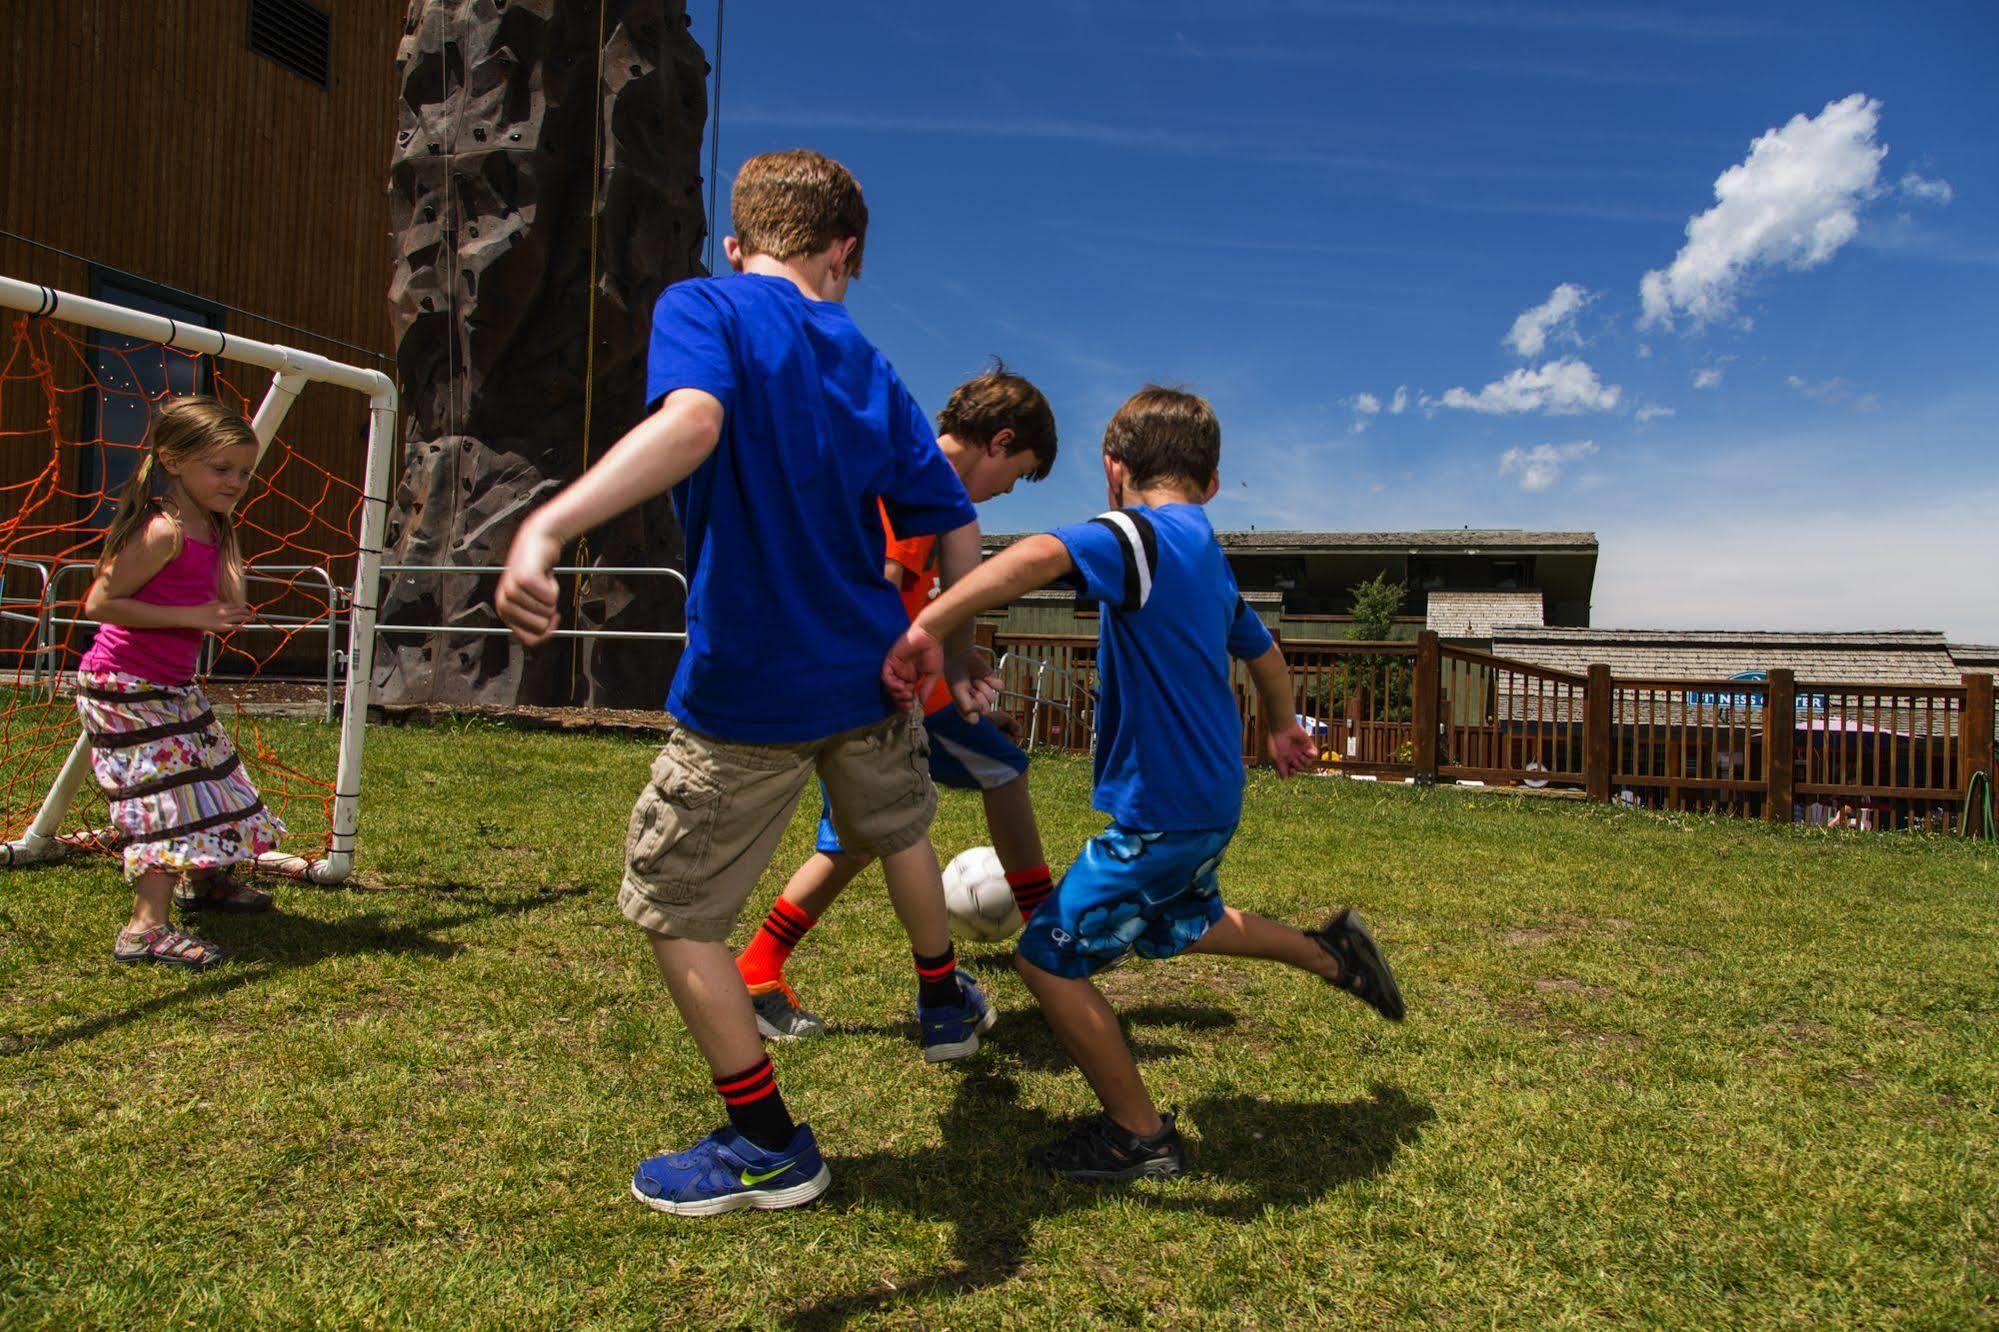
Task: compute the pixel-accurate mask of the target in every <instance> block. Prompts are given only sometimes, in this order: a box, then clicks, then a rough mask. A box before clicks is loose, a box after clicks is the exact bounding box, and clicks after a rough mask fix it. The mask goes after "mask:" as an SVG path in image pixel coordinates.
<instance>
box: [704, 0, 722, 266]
mask: <svg viewBox="0 0 1999 1332" xmlns="http://www.w3.org/2000/svg"><path fill="white" fill-rule="evenodd" d="M721 176H722V0H715V110H714V112H713V114H711V115H710V116H709V117H708V217H707V223H708V276H709V277H713V276H715V237H716V236H717V235H718V234H719V232H718V230H717V224H716V222H715V182H716V181H718V180H720V179H721Z"/></svg>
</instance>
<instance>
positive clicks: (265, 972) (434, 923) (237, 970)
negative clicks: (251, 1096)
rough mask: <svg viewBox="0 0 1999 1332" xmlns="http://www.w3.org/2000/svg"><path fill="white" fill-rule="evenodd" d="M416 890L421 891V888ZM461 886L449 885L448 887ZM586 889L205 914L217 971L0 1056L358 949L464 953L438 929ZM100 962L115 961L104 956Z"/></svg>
mask: <svg viewBox="0 0 1999 1332" xmlns="http://www.w3.org/2000/svg"><path fill="white" fill-rule="evenodd" d="M418 887H419V889H421V888H422V887H423V885H419V886H418ZM461 887H462V885H450V886H449V889H448V890H450V889H459V888H461ZM433 891H434V889H433ZM584 891H586V890H585V889H582V888H563V889H550V890H546V891H543V892H539V893H536V894H534V895H533V896H531V897H517V898H508V899H504V900H497V901H477V902H475V901H472V900H470V899H469V898H467V897H464V896H452V897H450V898H447V899H446V900H447V901H449V902H450V903H451V904H452V905H451V907H450V909H447V910H442V911H439V910H432V911H430V912H428V913H426V914H425V915H423V916H421V917H419V918H418V919H416V920H408V921H392V920H390V919H389V918H388V917H387V916H385V915H384V914H383V913H382V912H380V911H368V912H364V913H362V914H361V915H358V916H348V917H344V918H342V919H339V920H315V919H313V918H312V917H310V916H302V915H298V914H296V913H294V912H290V911H285V910H282V909H280V910H278V911H276V912H274V913H271V914H269V915H264V916H253V917H229V916H221V915H214V916H205V917H203V918H202V919H201V920H200V921H199V923H198V924H197V925H196V926H195V928H196V930H197V932H198V933H200V934H201V935H202V936H203V937H204V938H209V939H213V940H214V941H215V942H216V943H218V944H221V945H222V946H223V947H225V948H227V949H229V951H230V952H231V953H233V954H234V955H235V956H234V958H233V959H232V960H231V961H230V962H228V963H225V964H224V965H223V966H222V967H220V968H218V969H216V970H214V971H209V972H205V973H200V974H198V975H192V976H190V978H189V980H188V983H187V984H186V985H183V986H181V987H180V988H178V989H175V990H170V991H168V992H166V993H164V994H156V995H154V996H153V997H152V998H150V999H145V1000H142V1001H141V1002H139V1003H136V1004H132V1005H129V1006H128V1007H125V1008H122V1009H119V1010H117V1011H116V1012H111V1013H104V1014H100V1015H99V1016H97V1017H93V1018H87V1019H85V1020H83V1021H80V1022H74V1023H71V1024H69V1025H67V1026H61V1027H56V1028H54V1029H53V1030H50V1031H48V1032H34V1031H24V1032H19V1033H17V1034H15V1035H14V1036H13V1037H12V1038H11V1040H9V1041H8V1042H7V1044H5V1045H0V1056H6V1055H18V1054H26V1053H28V1052H30V1051H42V1050H57V1049H61V1048H62V1047H63V1046H65V1045H70V1044H72V1043H74V1042H76V1041H87V1040H91V1039H93V1038H95V1037H98V1036H102V1035H103V1034H104V1033H106V1032H108V1031H116V1030H117V1029H119V1028H120V1027H124V1026H128V1025H130V1024H131V1023H133V1022H138V1021H140V1020H142V1019H144V1018H148V1017H151V1016H153V1015H155V1014H157V1013H162V1012H165V1011H167V1010H169V1009H172V1008H177V1007H179V1006H180V1005H182V1004H188V1003H196V1002H199V1001H201V1000H203V999H210V998H214V997H217V996H220V995H225V994H229V993H231V992H232V991H235V990H239V989H241V988H243V987H244V986H246V985H254V984H256V983H257V982H259V981H262V980H267V979H269V978H270V977H271V976H273V975H276V974H277V973H279V972H281V971H289V970H293V969H296V968H302V967H310V966H312V965H314V964H315V963H318V962H323V961H325V960H327V959H328V958H336V957H356V956H360V955H363V954H389V955H404V956H412V957H429V958H447V957H452V956H454V955H456V954H457V953H459V952H462V951H463V950H464V947H465V945H463V944H461V943H458V942H456V941H455V940H451V939H440V938H438V937H436V936H437V933H438V932H439V931H441V930H447V929H453V928H456V927H457V926H460V925H466V924H471V923H473V922H476V921H484V920H494V919H499V918H502V917H506V916H517V915H520V914H521V913H523V912H527V911H534V910H537V909H539V908H541V907H544V906H547V905H549V904H550V903H552V902H556V901H559V900H560V899H562V898H564V897H573V896H575V895H577V894H579V893H582V892H584ZM461 904H462V905H461ZM107 953H108V950H107ZM104 965H105V966H107V967H109V966H113V965H116V964H114V963H113V962H112V961H111V960H110V958H109V956H108V955H107V956H106V957H105V958H104Z"/></svg>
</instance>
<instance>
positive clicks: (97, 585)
mask: <svg viewBox="0 0 1999 1332" xmlns="http://www.w3.org/2000/svg"><path fill="white" fill-rule="evenodd" d="M256 465H257V437H256V435H255V434H253V433H252V432H251V430H250V426H249V423H248V422H246V421H245V420H244V419H243V418H242V417H241V416H239V415H238V414H237V413H235V412H232V411H230V410H229V409H228V408H227V407H224V406H223V405H222V404H221V403H219V402H216V401H215V400H214V399H212V398H199V397H191V398H177V399H175V400H173V401H172V402H169V403H168V404H167V405H166V407H165V408H163V409H162V410H161V411H160V413H159V415H158V416H157V417H155V418H154V420H153V427H152V431H151V434H150V436H149V438H148V444H147V449H146V455H145V457H144V458H142V459H141V460H140V462H139V466H138V469H137V470H136V471H135V472H134V473H133V474H132V479H131V481H130V482H129V483H127V485H126V487H125V493H124V494H123V495H121V496H120V497H119V500H118V512H117V515H116V516H115V517H114V518H113V519H112V520H111V527H110V530H109V531H107V532H106V533H105V534H104V553H103V554H102V555H100V556H99V557H98V562H97V577H96V579H95V580H94V581H93V582H92V583H91V585H90V591H89V593H88V594H87V595H86V596H85V597H84V601H83V613H84V615H85V616H86V617H88V618H90V619H93V620H96V621H97V622H98V623H99V624H100V625H101V626H102V627H101V628H99V629H98V631H97V639H96V641H95V642H93V643H92V644H91V646H90V650H89V651H88V652H86V653H85V654H84V656H83V660H82V662H81V663H80V664H79V665H78V669H77V687H76V710H77V712H78V714H79V715H80V716H81V717H82V718H83V728H84V731H85V732H86V733H87V734H88V735H89V736H90V743H91V755H90V762H91V769H92V771H93V772H95V773H96V776H97V783H98V785H99V786H101V787H103V788H104V793H105V795H106V796H107V797H108V798H109V799H110V802H111V822H112V824H113V825H114V826H116V828H117V829H118V832H119V834H120V835H121V837H122V838H123V840H124V857H125V875H126V877H127V878H129V879H130V880H131V881H132V918H131V920H130V921H129V922H128V923H127V924H126V926H125V928H124V929H122V930H120V931H119V932H118V942H117V944H116V945H115V946H114V948H113V950H112V954H113V956H115V957H116V958H117V959H118V960H119V961H120V962H161V963H167V964H169V965H172V966H179V967H189V968H193V969H196V970H199V969H201V968H204V967H210V966H213V965H215V964H216V963H218V962H221V961H223V960H224V959H225V958H227V956H228V953H227V952H226V951H225V950H224V949H222V948H220V947H218V946H217V945H215V944H213V943H210V942H208V941H207V940H205V939H200V938H197V937H195V936H194V935H192V934H189V933H187V932H185V931H183V930H177V929H175V928H173V925H172V923H171V922H170V921H169V919H168V908H169V905H170V903H171V901H172V900H178V901H179V902H180V904H181V907H182V910H183V911H184V912H185V911H191V910H196V909H199V908H202V907H207V908H211V909H214V910H220V911H237V912H243V911H267V910H269V909H270V906H271V897H270V894H268V893H265V892H260V891H258V890H257V889H254V888H251V887H249V886H247V885H245V884H240V883H237V882H236V881H235V880H234V879H232V878H231V877H230V867H231V866H233V865H238V864H242V863H245V862H250V863H254V862H255V860H256V858H257V857H258V856H259V855H261V854H262V853H263V852H266V851H270V850H274V849H275V848H276V847H277V844H278V839H279V838H280V837H281V836H282V835H283V833H284V825H283V824H282V823H280V822H279V821H278V819H277V817H276V816H275V815H273V814H272V813H271V812H270V811H269V810H267V809H265V808H264V802H263V800H262V799H261V798H260V797H259V796H258V794H257V788H256V787H255V786H253V785H251V783H250V779H249V777H247V776H246V775H245V774H244V772H243V769H242V766H241V763H240V761H239V759H238V758H237V755H236V750H235V747H234V746H233V745H231V744H230V743H229V737H228V736H227V735H225V734H224V733H223V730H222V728H221V726H219V725H218V724H217V723H216V720H215V712H214V710H213V709H212V708H210V707H209V705H208V700H207V699H206V698H205V697H204V696H203V695H202V692H201V687H200V686H199V685H197V684H196V683H195V682H194V674H195V662H196V659H197V657H198V655H199V654H200V651H201V640H202V635H204V634H209V633H218V634H220V633H227V632H229V631H230V630H231V629H234V628H235V627H236V626H237V625H239V624H242V623H243V622H244V621H245V620H246V619H248V618H249V616H250V608H249V606H248V605H247V604H245V602H244V570H243V560H242V556H241V554H240V553H239V552H238V550H237V548H236V532H235V528H234V527H233V526H232V524H231V522H230V513H231V512H232V511H233V510H234V509H235V507H236V503H237V501H238V500H240V499H241V498H242V497H243V492H244V490H245V488H246V487H247V486H248V485H249V481H250V473H251V471H252V470H253V469H254V468H255V467H256ZM177 880H178V881H179V884H180V887H179V889H178V891H176V888H175V884H176V881H177Z"/></svg>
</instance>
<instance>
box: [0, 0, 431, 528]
mask: <svg viewBox="0 0 1999 1332" xmlns="http://www.w3.org/2000/svg"><path fill="white" fill-rule="evenodd" d="M6 8H7V11H8V18H7V20H6V22H5V23H4V24H0V53H4V60H5V70H6V77H5V80H4V82H5V85H6V86H7V88H8V90H9V93H10V96H9V98H8V111H7V118H6V128H5V131H4V139H3V140H0V182H4V184H3V185H0V228H4V229H5V230H7V231H10V232H15V233H19V234H21V235H23V236H26V237H29V238H31V239H32V240H33V241H37V242H40V243H41V246H52V247H56V248H58V249H61V250H65V251H68V252H69V253H71V254H73V255H76V256H79V257H80V258H79V259H68V258H64V257H62V256H60V255H57V254H54V253H51V252H50V251H49V250H48V249H44V248H40V246H36V245H31V244H26V243H23V242H21V241H17V240H14V239H12V238H11V237H8V236H0V273H5V274H7V275H8V276H10V277H15V278H20V279H22V280H25V281H29V282H38V283H41V284H43V285H46V286H50V287H55V288H58V289H61V290H66V291H72V292H77V293H80V294H86V295H87V294H89V289H90V266H89V265H90V263H95V264H98V265H101V266H103V267H105V268H108V269H112V270H117V271H118V272H122V273H125V274H129V275H132V276H134V277H138V278H142V279H146V280H148V281H150V282H154V283H158V284H160V285H161V286H164V287H168V288H172V289H175V290H178V291H181V292H185V293H187V294H188V295H190V296H193V297H196V298H198V299H200V300H204V301H209V302H213V303H216V304H218V305H222V306H225V307H233V308H229V309H227V310H226V311H225V313H224V315H223V328H224V330H225V331H226V332H227V333H229V334H231V335H237V336H245V337H250V338H256V339H260V340H262V341H266V342H278V343H285V344H288V345H292V346H297V347H300V348H303V349H305V350H308V351H313V352H317V353H319V354H321V355H324V356H327V357H329V358H332V359H336V360H342V361H348V362H352V363H355V364H361V365H367V366H371V367H374V368H379V369H384V370H390V371H391V372H393V365H392V362H391V361H390V359H389V357H390V354H391V351H392V347H391V344H390V337H389V318H388V305H387V299H386V295H385V292H386V284H387V282H388V274H389V235H388V231H389V221H388V203H387V197H386V194H385V183H384V182H385V178H386V171H387V162H388V158H389V153H390V150H391V149H392V147H393V145H394V140H395V125H396V107H395V98H396V72H395V48H396V41H397V39H398V37H399V36H400V33H401V30H402V8H403V7H402V6H401V5H399V4H394V3H389V2H388V0H372V3H367V4H329V5H328V6H327V8H328V9H329V11H330V13H331V18H332V33H331V57H330V64H329V77H328V83H327V86H326V87H324V88H322V87H319V86H318V85H316V84H313V83H311V82H308V81H307V80H305V79H303V78H300V77H299V76H297V75H295V74H293V73H291V72H290V71H288V70H286V69H284V68H282V67H281V66H279V65H278V64H276V63H274V62H273V61H271V60H268V59H265V58H264V57H262V56H259V55H255V54H253V53H252V52H251V51H250V50H249V47H248V44H247V42H246V40H245V34H246V30H247V21H248V0H162V2H160V3H154V4H149V5H144V6H139V5H132V4H129V3H125V2H124V0H64V3H61V4H30V3H25V2H22V3H9V4H8V5H7V6H6ZM81 260H87V261H89V262H88V263H86V262H81ZM241 311H251V312H254V314H246V313H241ZM15 323H16V317H15V316H14V315H13V314H12V312H7V314H6V316H5V329H4V331H0V345H11V344H12V342H13V330H14V326H15ZM284 324H289V325H293V326H295V327H296V328H297V329H306V330H310V332H309V333H302V332H296V331H293V330H292V329H288V328H285V327H283V326H282V325H284ZM63 327H65V328H66V329H68V330H69V331H71V332H72V333H76V334H77V335H78V337H79V340H80V339H81V336H82V335H81V332H80V331H79V330H77V329H76V327H75V326H74V325H64V326H63ZM342 344H352V345H342ZM357 348H359V349H360V350H357ZM24 369H25V367H17V370H16V373H17V374H18V373H21V372H22V371H23V370H24ZM224 373H225V377H226V379H227V381H228V382H229V384H230V385H231V386H232V387H233V388H234V389H235V390H236V391H237V392H239V393H241V394H243V395H244V396H246V397H248V398H249V399H250V401H251V402H252V404H253V405H254V403H255V401H256V399H257V398H258V397H259V396H260V395H261V394H262V392H263V389H264V387H265V385H266V384H267V383H268V380H269V377H268V375H266V374H265V373H263V372H261V371H255V370H252V369H250V368H248V367H234V368H230V369H227V370H226V371H225V372H224ZM76 379H77V377H76V376H74V375H73V374H70V373H68V372H67V371H65V372H64V375H63V376H62V381H63V382H61V383H59V387H61V388H76V387H82V385H81V384H80V383H77V382H76ZM28 386H29V385H28V384H27V383H25V382H24V381H22V380H20V379H10V381H9V382H8V383H7V384H6V385H5V390H6V402H5V420H4V421H0V428H4V429H5V430H8V431H16V430H24V429H26V430H35V429H39V427H40V426H41V424H42V422H41V417H42V415H43V405H42V403H41V402H39V401H34V400H30V399H29V395H28V394H27V393H25V392H24V391H23V390H24V389H25V388H26V387H28ZM84 396H85V395H83V394H80V393H79V394H70V395H65V397H64V400H63V401H64V406H63V409H62V411H61V412H60V414H59V425H60V428H61V430H62V432H63V434H64V436H65V437H66V438H71V439H74V438H76V437H77V436H78V433H79V432H80V431H81V430H82V429H83V426H84V422H85V420H86V417H85V411H84V403H83V398H84ZM366 420H367V413H366V408H365V404H364V403H362V402H361V401H360V400H359V398H358V396H357V395H355V394H352V393H345V392H341V391H338V390H331V389H324V388H317V389H314V390H313V391H311V392H309V393H307V394H306V395H305V396H303V397H301V398H300V400H299V402H298V404H297V405H296V406H295V407H294V408H293V410H292V413H291V415H290V417H289V418H288V420H287V423H286V426H285V429H284V431H283V434H282V437H283V438H284V440H285V442H286V443H287V444H288V445H290V447H291V448H292V449H293V450H294V451H295V452H296V453H297V454H298V455H299V457H300V458H301V459H302V460H304V461H307V462H309V463H311V464H313V465H315V466H316V467H317V468H320V469H324V470H325V471H326V472H328V473H331V474H333V475H334V476H337V477H340V478H343V479H344V480H345V481H347V482H348V483H350V484H355V485H358V483H359V479H360V474H361V461H362V453H363V446H364V442H365V429H366ZM0 443H6V444H7V445H8V446H7V447H0V486H7V485H18V484H19V483H20V482H22V481H23V480H25V479H26V478H27V477H29V476H32V475H34V474H35V473H36V472H38V471H40V470H41V469H42V468H43V467H44V466H45V465H46V463H47V438H46V434H42V435H41V436H39V437H38V438H37V437H32V436H31V437H29V438H27V439H21V438H19V437H15V436H11V435H10V436H8V437H7V439H6V440H5V441H0ZM74 480H75V478H74V476H73V475H71V476H65V477H64V484H65V485H66V486H73V485H74ZM277 487H278V489H279V490H280V491H282V492H284V493H285V494H286V495H288V496H289V498H290V499H291V501H292V502H293V506H294V507H303V506H310V505H313V504H316V503H318V497H319V496H320V494H321V492H322V491H323V490H324V478H323V477H322V476H321V475H319V473H318V472H316V471H315V470H314V467H295V468H293V469H291V470H290V471H289V472H288V473H287V474H286V475H284V476H281V477H279V478H278V480H277ZM343 504H344V501H343ZM293 518H294V519H296V518H297V515H296V514H294V515H293ZM328 519H329V521H335V522H340V523H343V524H344V522H345V514H344V513H343V514H341V515H340V516H339V517H337V518H334V517H333V516H332V515H328ZM297 525H298V524H297V523H296V522H287V523H285V524H283V526H284V527H286V528H291V527H295V526H297ZM315 526H316V525H315ZM291 540H294V541H298V542H301V543H308V542H309V543H312V544H315V545H318V546H322V547H324V546H328V545H330V544H331V538H330V537H328V536H327V535H326V534H325V533H324V532H321V533H318V534H317V535H315V534H314V533H312V532H310V531H305V532H300V533H298V534H297V536H295V537H293V538H291ZM264 544H265V545H267V546H268V545H270V544H272V542H271V540H270V539H268V538H267V539H266V540H265V543H264ZM346 544H347V545H349V546H351V544H352V541H351V537H350V538H349V539H348V540H347V542H346ZM251 553H252V554H253V556H254V555H256V554H258V553H261V552H258V551H257V550H256V549H255V548H254V545H253V546H252V550H251ZM328 553H331V552H330V551H329V552H328Z"/></svg>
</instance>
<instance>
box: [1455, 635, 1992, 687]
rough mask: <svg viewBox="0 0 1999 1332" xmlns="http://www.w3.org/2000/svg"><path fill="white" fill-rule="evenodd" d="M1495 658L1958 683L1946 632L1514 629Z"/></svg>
mask: <svg viewBox="0 0 1999 1332" xmlns="http://www.w3.org/2000/svg"><path fill="white" fill-rule="evenodd" d="M1492 651H1493V653H1494V655H1496V656H1501V657H1511V658H1513V659H1514V660H1517V661H1525V662H1530V663H1533V664H1535V665H1539V666H1552V667H1555V668H1556V669H1558V670H1564V671H1575V672H1582V671H1586V670H1588V669H1589V667H1590V665H1591V664H1592V663H1594V662H1603V663H1605V664H1607V665H1608V666H1609V667H1610V668H1611V671H1612V672H1613V673H1614V674H1617V675H1622V676H1634V677H1639V678H1646V679H1675V680H1725V679H1727V678H1728V677H1729V676H1731V675H1736V674H1739V673H1741V672H1744V671H1767V670H1774V669H1778V668H1785V669H1789V670H1792V671H1795V672H1796V673H1797V676H1798V678H1799V679H1800V680H1806V681H1814V682H1823V683H1827V684H1940V685H1954V684H1956V683H1958V680H1959V678H1960V672H1959V667H1958V664H1957V663H1956V662H1955V661H1953V660H1952V658H1951V653H1950V649H1949V647H1948V646H1947V645H1946V644H1945V642H1944V636H1943V635H1942V634H1941V633H1936V632H1932V631H1930V630H1923V629H1902V630H1889V631H1882V632H1877V633H1812V632H1795V633H1785V632H1752V631H1746V630H1729V629H1716V630H1699V629H1514V628H1499V629H1495V630H1494V631H1493V634H1492Z"/></svg>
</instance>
